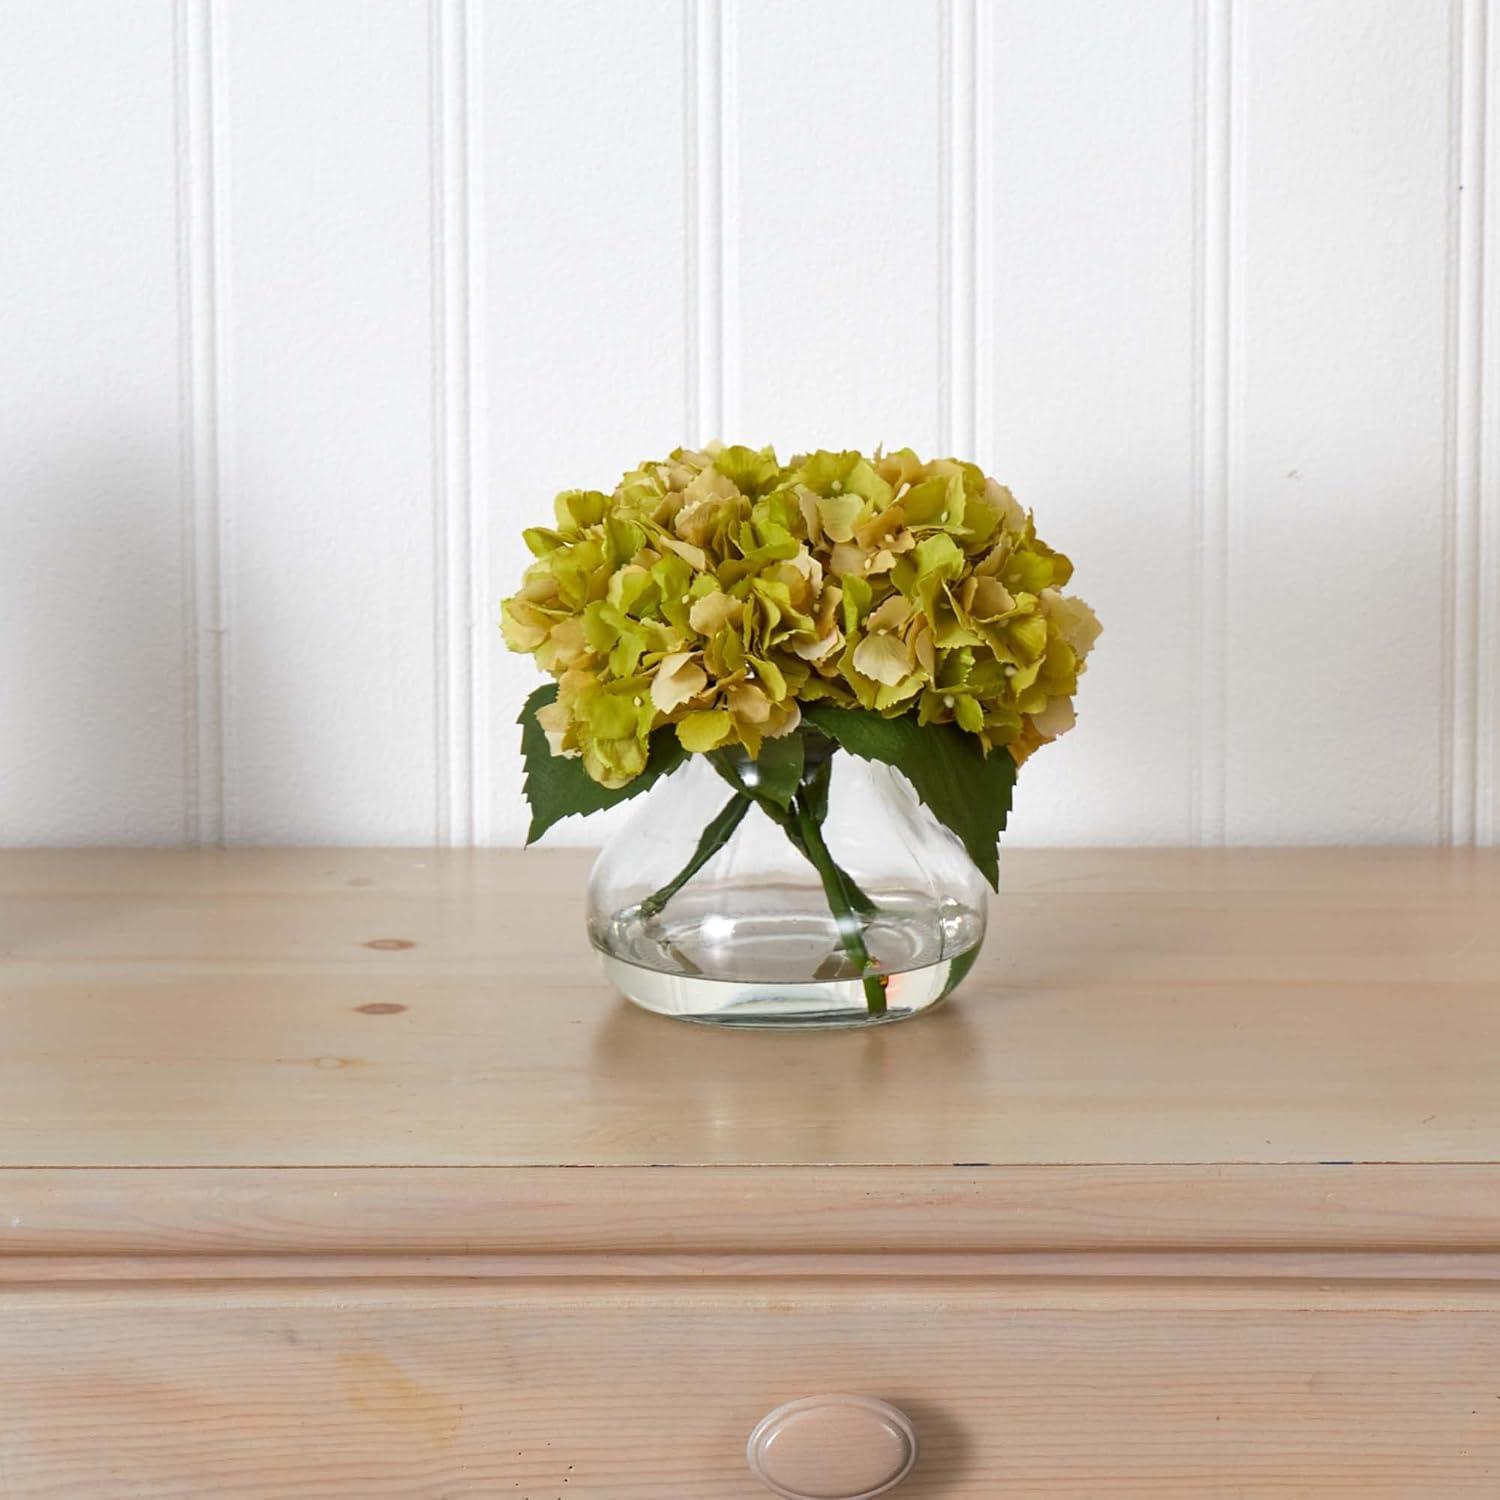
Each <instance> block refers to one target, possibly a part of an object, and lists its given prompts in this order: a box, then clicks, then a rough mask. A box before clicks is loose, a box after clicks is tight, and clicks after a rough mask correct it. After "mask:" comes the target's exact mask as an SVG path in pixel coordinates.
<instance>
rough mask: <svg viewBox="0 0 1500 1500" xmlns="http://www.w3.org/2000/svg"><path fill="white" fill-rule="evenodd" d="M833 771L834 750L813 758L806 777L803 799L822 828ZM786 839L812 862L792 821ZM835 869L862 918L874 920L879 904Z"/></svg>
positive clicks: (845, 874)
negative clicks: (872, 918) (794, 832)
mask: <svg viewBox="0 0 1500 1500" xmlns="http://www.w3.org/2000/svg"><path fill="white" fill-rule="evenodd" d="M832 772H833V752H832V751H831V750H830V751H829V752H828V753H827V754H826V755H820V756H818V757H817V758H816V759H813V758H812V757H811V756H810V757H809V758H808V762H807V772H806V774H805V775H804V776H803V778H802V791H801V800H802V801H803V803H804V804H805V805H806V808H807V811H808V812H809V814H810V815H811V816H812V818H813V821H814V822H815V823H817V825H818V826H819V828H821V827H822V825H823V819H824V818H825V817H827V815H828V787H829V782H830V780H831V778H832ZM784 826H785V828H786V836H787V837H788V838H789V839H791V841H792V842H793V843H794V844H796V845H797V848H798V849H800V850H801V851H802V853H803V854H804V855H805V856H806V857H807V858H808V859H811V858H812V855H811V854H809V853H808V851H807V850H806V849H804V848H803V847H802V845H801V843H799V842H798V840H797V838H796V836H795V835H794V834H793V832H792V825H791V823H790V821H788V822H787V823H786V824H785V825H784ZM834 869H835V870H837V871H838V875H839V879H840V880H842V881H843V883H844V890H845V892H846V893H847V894H848V897H849V904H850V905H851V906H852V907H853V908H854V909H855V911H857V912H858V913H859V914H860V916H862V917H873V916H874V915H875V913H876V911H877V910H878V908H877V907H876V905H875V903H874V902H873V901H872V900H871V899H870V898H869V897H868V896H867V895H865V893H864V892H863V891H862V890H861V889H860V888H859V886H858V884H857V883H856V882H855V879H854V877H853V876H852V875H851V874H850V873H849V872H848V871H847V870H846V869H844V868H843V866H841V865H839V864H837V863H835V864H834Z"/></svg>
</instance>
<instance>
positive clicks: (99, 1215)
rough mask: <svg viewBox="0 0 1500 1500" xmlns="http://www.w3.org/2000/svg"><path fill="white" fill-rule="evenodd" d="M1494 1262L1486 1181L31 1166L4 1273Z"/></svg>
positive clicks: (1481, 1173)
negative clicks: (532, 1261) (370, 1265)
mask: <svg viewBox="0 0 1500 1500" xmlns="http://www.w3.org/2000/svg"><path fill="white" fill-rule="evenodd" d="M560 1245H561V1246H566V1247H567V1250H568V1253H570V1254H572V1255H584V1254H603V1255H674V1256H686V1255H713V1254H724V1253H737V1254H765V1255H774V1254H823V1255H839V1254H850V1255H868V1254H872V1253H884V1254H922V1253H932V1252H935V1251H944V1252H951V1253H955V1254H958V1253H981V1254H982V1253H1006V1254H1012V1253H1019V1252H1026V1251H1068V1250H1073V1251H1084V1252H1094V1251H1151V1250H1158V1251H1159V1250H1174V1251H1239V1250H1244V1251H1298V1250H1300V1251H1350V1250H1359V1251H1372V1252H1374V1251H1379V1252H1402V1251H1417V1250H1434V1251H1435V1250H1445V1251H1500V1167H1497V1166H1453V1165H1427V1166H1416V1165H1407V1166H1382V1165H1365V1166H1358V1167H1354V1166H1340V1167H1317V1166H1312V1167H1269V1166H1227V1167H1097V1166H1096V1167H1089V1168H1088V1169H1087V1170H1080V1169H1079V1168H1077V1167H1067V1166H1051V1167H988V1168H980V1169H968V1168H955V1167H791V1168H788V1167H696V1168H691V1169H686V1168H678V1169H672V1170H664V1169H663V1170H653V1169H650V1168H636V1167H627V1168H619V1167H615V1168H610V1167H594V1168H588V1169H577V1170H573V1169H570V1170H567V1171H556V1170H551V1169H548V1168H541V1167H470V1168H423V1169H420V1170H412V1169H410V1168H381V1167H371V1168H361V1169H359V1170H357V1171H351V1170H341V1169H336V1168H273V1169H254V1168H245V1169H237V1170H232V1171H223V1170H214V1169H211V1168H203V1167H196V1168H184V1169H180V1170H174V1171H143V1170H138V1169H132V1168H67V1169H58V1168H33V1169H10V1170H0V1253H3V1254H6V1255H13V1256H19V1255H66V1256H70V1257H76V1256H82V1255H93V1256H100V1255H134V1256H167V1255H170V1256H193V1255H198V1256H223V1255H290V1254H303V1255H309V1254H318V1255H361V1256H368V1255H400V1254H428V1255H454V1254H469V1255H496V1256H498V1255H510V1256H516V1255H536V1254H546V1253H548V1252H551V1251H555V1250H556V1249H557V1247H559V1246H560Z"/></svg>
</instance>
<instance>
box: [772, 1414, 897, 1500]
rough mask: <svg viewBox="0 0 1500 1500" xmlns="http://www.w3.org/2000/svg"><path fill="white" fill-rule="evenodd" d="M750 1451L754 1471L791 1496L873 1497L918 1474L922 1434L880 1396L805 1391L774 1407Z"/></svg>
mask: <svg viewBox="0 0 1500 1500" xmlns="http://www.w3.org/2000/svg"><path fill="white" fill-rule="evenodd" d="M745 1452H746V1456H747V1457H748V1459H749V1460H750V1472H751V1473H752V1474H754V1475H755V1477H756V1478H757V1479H758V1480H760V1482H761V1483H762V1484H764V1485H765V1486H766V1488H767V1489H770V1490H772V1491H774V1492H775V1493H776V1494H778V1495H781V1496H783V1497H784V1500H871V1497H872V1496H874V1495H883V1494H885V1492H886V1491H887V1490H889V1489H894V1488H895V1486H896V1485H898V1484H900V1483H901V1481H902V1480H903V1479H905V1478H906V1476H907V1475H908V1474H910V1473H911V1471H912V1465H913V1464H915V1463H916V1461H917V1433H916V1429H915V1428H914V1427H913V1426H912V1425H911V1422H910V1421H909V1420H908V1419H907V1416H906V1414H905V1413H904V1412H901V1411H898V1410H897V1409H896V1408H895V1407H894V1406H892V1405H891V1404H890V1403H889V1402H887V1401H877V1400H876V1399H875V1398H874V1397H873V1396H806V1397H804V1398H803V1399H802V1400H801V1401H788V1402H787V1404H786V1405H785V1406H778V1407H777V1408H776V1410H775V1411H772V1412H767V1413H766V1415H765V1416H763V1417H762V1418H761V1419H760V1421H759V1422H758V1423H756V1427H755V1431H754V1432H752V1433H751V1434H750V1442H749V1443H748V1445H747V1446H746V1450H745Z"/></svg>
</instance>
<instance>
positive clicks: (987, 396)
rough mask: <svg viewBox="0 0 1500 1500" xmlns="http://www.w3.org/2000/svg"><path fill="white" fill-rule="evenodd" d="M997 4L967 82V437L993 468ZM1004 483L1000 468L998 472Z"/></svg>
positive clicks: (981, 8) (979, 38)
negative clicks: (970, 148)
mask: <svg viewBox="0 0 1500 1500" xmlns="http://www.w3.org/2000/svg"><path fill="white" fill-rule="evenodd" d="M994 20H995V10H994V6H993V4H992V3H991V0H979V3H978V4H977V5H976V6H975V12H974V27H973V35H972V39H971V46H972V51H973V56H974V71H973V77H972V80H971V86H972V88H973V91H974V102H973V108H972V111H971V123H972V128H973V132H974V157H973V163H972V171H973V175H974V188H973V209H972V218H971V224H970V233H971V234H972V236H973V245H974V248H973V260H972V267H973V278H974V281H973V293H972V295H973V301H974V305H973V309H972V313H971V326H972V328H973V337H974V344H973V350H972V363H971V367H970V378H971V379H972V381H973V385H974V390H973V396H972V403H973V404H972V407H971V411H970V420H971V423H972V428H971V432H970V437H971V439H972V442H973V445H974V451H973V452H972V453H971V454H968V455H966V456H967V457H971V458H973V459H974V460H975V461H976V462H978V463H979V464H980V466H981V467H982V468H984V469H985V471H986V472H987V473H993V472H994V471H993V469H991V467H990V466H991V465H992V464H995V463H996V462H997V461H998V455H997V454H996V452H995V444H994V437H995V435H994V432H993V431H992V413H993V407H994V390H995V371H994V366H993V362H992V359H993V356H992V352H991V351H992V348H993V344H994V329H995V272H996V268H995V235H994V232H993V212H994V209H993V196H994V170H993V153H994V149H995V142H994V132H995V119H994V111H993V109H992V107H991V105H992V101H993V99H994V93H995V86H994V82H993V79H994V76H995V26H994ZM996 478H998V479H999V480H1000V481H1001V482H1002V483H1004V482H1005V476H1004V475H1003V474H999V475H996Z"/></svg>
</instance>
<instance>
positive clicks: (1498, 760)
mask: <svg viewBox="0 0 1500 1500" xmlns="http://www.w3.org/2000/svg"><path fill="white" fill-rule="evenodd" d="M1481 22H1482V25H1483V27H1484V35H1483V38H1482V54H1483V58H1484V75H1483V77H1484V84H1485V94H1486V102H1485V109H1484V114H1483V122H1482V127H1481V128H1482V135H1481V142H1482V150H1483V161H1482V163H1481V173H1482V176H1481V178H1480V180H1481V181H1482V182H1483V184H1484V192H1485V198H1484V203H1485V205H1486V207H1487V206H1488V204H1489V203H1490V202H1492V201H1494V202H1500V182H1497V180H1496V179H1497V176H1500V142H1497V141H1496V139H1495V133H1496V115H1497V113H1500V112H1497V111H1495V110H1492V109H1490V108H1489V107H1488V80H1489V79H1490V78H1492V77H1500V55H1497V49H1500V26H1496V25H1494V24H1493V22H1494V18H1493V16H1491V14H1490V0H1483V6H1482V16H1481ZM1479 252H1480V265H1479V268H1478V276H1479V280H1480V283H1481V290H1480V304H1481V323H1480V349H1479V360H1478V368H1477V370H1476V373H1475V380H1476V383H1477V386H1478V395H1477V401H1476V405H1477V407H1478V411H1477V415H1476V422H1477V424H1478V427H1479V434H1478V443H1479V452H1478V457H1477V473H1476V476H1475V480H1476V482H1475V495H1474V510H1473V514H1472V518H1471V528H1472V540H1471V546H1472V549H1473V556H1474V570H1473V587H1474V593H1475V597H1474V600H1473V604H1472V615H1473V622H1474V635H1473V648H1472V649H1473V657H1472V663H1473V671H1474V677H1473V682H1472V685H1471V687H1472V692H1473V695H1474V715H1473V734H1474V810H1475V815H1474V840H1475V842H1476V843H1479V844H1496V843H1500V663H1497V661H1496V652H1495V649H1494V643H1495V641H1496V640H1500V588H1497V584H1500V494H1497V492H1496V473H1495V457H1496V454H1497V453H1500V296H1497V295H1496V288H1497V285H1500V282H1497V279H1496V278H1497V276H1500V235H1497V234H1496V233H1495V229H1494V216H1493V215H1490V214H1488V213H1486V214H1485V217H1484V221H1483V227H1482V230H1481V233H1480V245H1479Z"/></svg>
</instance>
